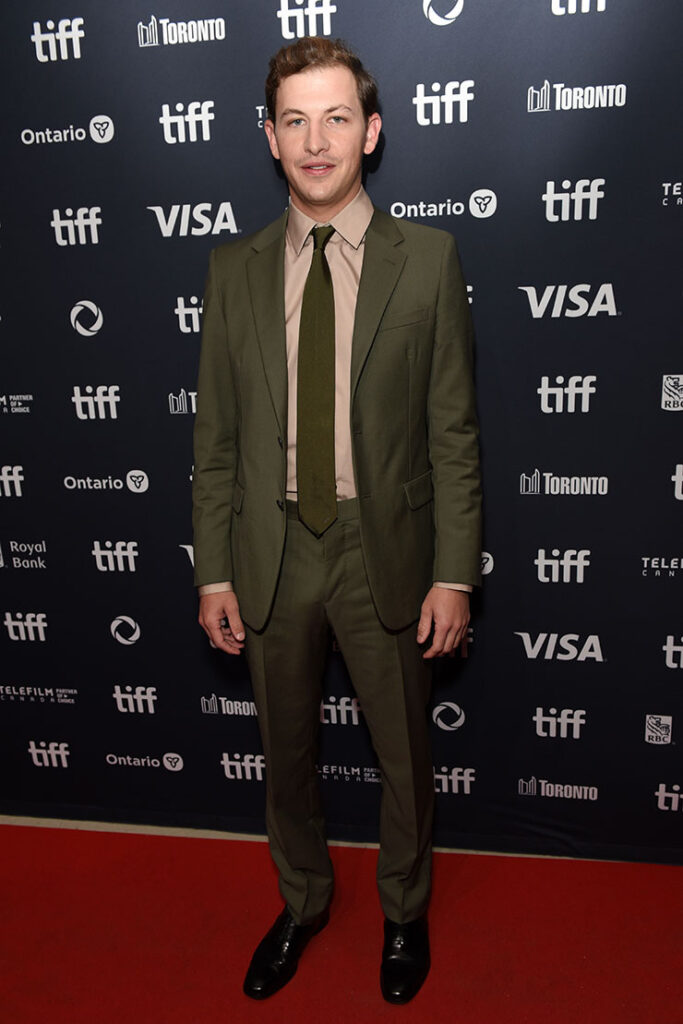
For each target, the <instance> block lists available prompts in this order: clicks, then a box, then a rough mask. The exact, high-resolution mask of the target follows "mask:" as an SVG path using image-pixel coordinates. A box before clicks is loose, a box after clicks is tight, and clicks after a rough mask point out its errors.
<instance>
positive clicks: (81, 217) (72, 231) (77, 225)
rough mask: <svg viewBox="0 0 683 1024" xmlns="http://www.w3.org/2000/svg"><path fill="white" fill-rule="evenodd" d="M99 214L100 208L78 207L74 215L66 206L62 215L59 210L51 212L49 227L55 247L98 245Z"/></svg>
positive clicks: (100, 220)
mask: <svg viewBox="0 0 683 1024" xmlns="http://www.w3.org/2000/svg"><path fill="white" fill-rule="evenodd" d="M101 213H102V207H101V206H79V208H78V209H77V210H76V213H74V211H73V209H72V208H71V207H70V206H67V208H66V209H65V210H64V214H63V215H62V213H61V212H60V211H59V210H53V211H52V220H51V221H50V227H51V228H52V229H53V231H54V233H55V242H56V243H57V245H98V244H99V241H100V237H99V233H98V230H97V229H98V228H99V227H100V226H101V224H102V218H101V217H100V214H101Z"/></svg>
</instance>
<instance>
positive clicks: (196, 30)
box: [138, 14, 225, 48]
mask: <svg viewBox="0 0 683 1024" xmlns="http://www.w3.org/2000/svg"><path fill="white" fill-rule="evenodd" d="M159 27H161V34H159ZM223 39H225V18H200V19H197V20H195V21H171V20H170V19H169V18H159V19H157V18H156V16H155V15H154V14H153V15H152V17H151V18H150V20H149V22H144V21H139V22H138V46H141V47H143V48H146V47H148V46H182V45H183V44H185V43H209V42H214V41H215V40H223Z"/></svg>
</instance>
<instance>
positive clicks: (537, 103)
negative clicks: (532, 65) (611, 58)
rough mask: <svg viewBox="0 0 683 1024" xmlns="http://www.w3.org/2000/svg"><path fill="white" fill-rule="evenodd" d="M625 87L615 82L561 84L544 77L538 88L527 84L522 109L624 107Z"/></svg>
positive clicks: (546, 110) (540, 110)
mask: <svg viewBox="0 0 683 1024" xmlns="http://www.w3.org/2000/svg"><path fill="white" fill-rule="evenodd" d="M625 106H626V86H625V85H624V83H623V82H622V83H620V84H619V85H565V84H564V82H553V84H552V85H551V84H550V82H549V81H548V79H547V78H546V80H545V82H544V83H543V85H542V86H540V88H538V89H534V87H533V85H531V86H529V88H528V90H527V96H526V109H527V111H528V112H529V113H530V114H537V113H543V112H546V113H547V112H548V111H550V110H595V109H602V108H604V107H625Z"/></svg>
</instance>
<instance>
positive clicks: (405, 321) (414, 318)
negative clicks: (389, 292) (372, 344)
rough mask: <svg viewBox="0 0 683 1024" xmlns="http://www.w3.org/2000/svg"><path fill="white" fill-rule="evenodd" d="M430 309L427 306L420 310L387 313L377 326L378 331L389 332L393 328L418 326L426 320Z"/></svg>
mask: <svg viewBox="0 0 683 1024" xmlns="http://www.w3.org/2000/svg"><path fill="white" fill-rule="evenodd" d="M429 315H430V309H429V307H428V306H425V307H423V308H422V309H412V310H411V309H409V310H406V311H405V312H400V311H396V312H393V311H392V312H389V313H387V315H386V316H385V317H384V318H383V320H382V322H381V324H380V325H379V329H380V331H390V330H392V329H393V328H394V327H410V325H411V324H419V323H422V322H423V321H424V320H428V319H429Z"/></svg>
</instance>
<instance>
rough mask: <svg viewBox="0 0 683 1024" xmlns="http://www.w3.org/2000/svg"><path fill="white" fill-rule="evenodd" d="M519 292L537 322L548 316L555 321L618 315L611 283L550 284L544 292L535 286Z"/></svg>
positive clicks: (519, 288) (521, 289)
mask: <svg viewBox="0 0 683 1024" xmlns="http://www.w3.org/2000/svg"><path fill="white" fill-rule="evenodd" d="M517 289H518V291H520V292H524V293H525V295H526V297H527V299H528V301H529V311H530V313H531V315H532V317H533V318H534V320H540V319H542V318H543V317H544V316H545V315H546V314H548V313H549V314H550V317H551V319H553V320H557V319H558V318H559V317H568V318H569V319H574V318H576V317H580V316H587V317H595V316H598V315H599V314H600V313H605V314H606V315H607V316H616V315H617V307H616V303H615V301H614V286H613V285H612V284H610V283H609V282H605V283H604V284H600V285H597V286H595V285H591V284H574V285H568V284H548V285H546V286H545V287H544V289H543V291H540V289H537V288H536V287H535V285H530V284H520V285H518V286H517Z"/></svg>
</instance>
